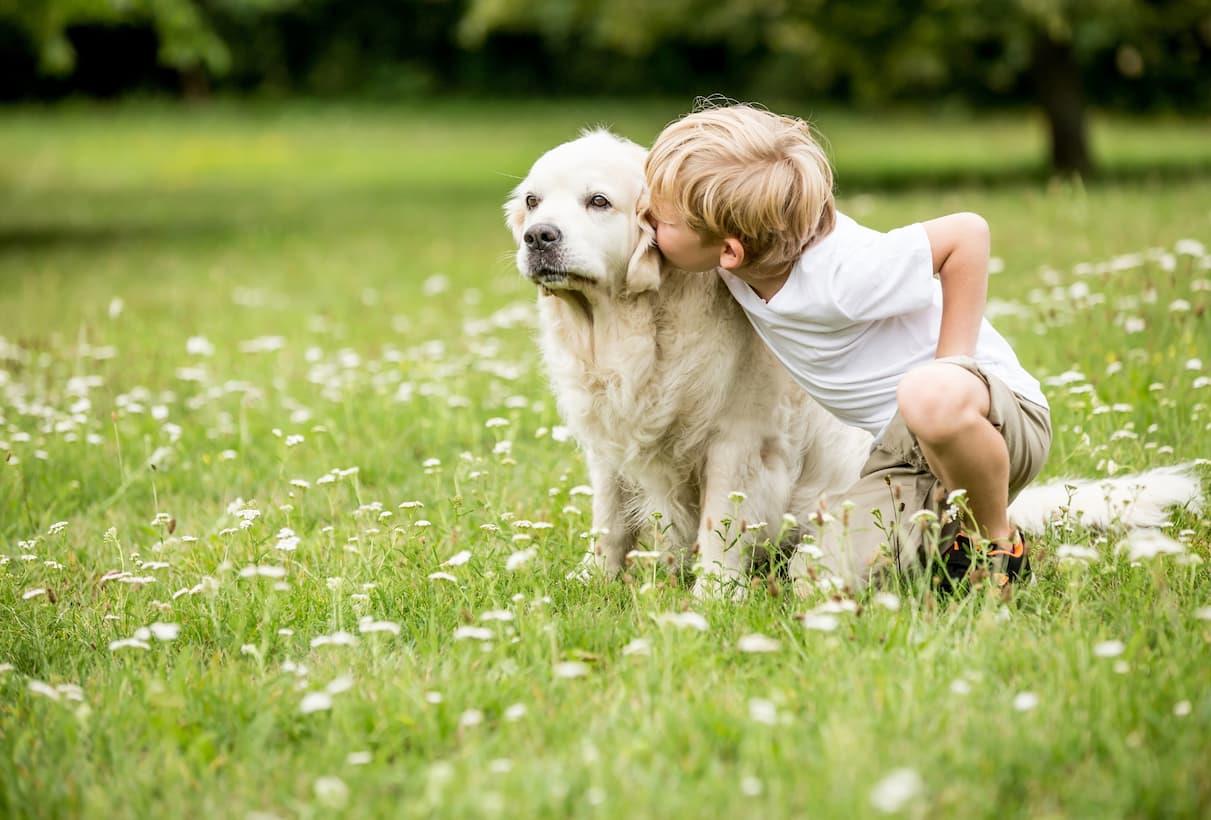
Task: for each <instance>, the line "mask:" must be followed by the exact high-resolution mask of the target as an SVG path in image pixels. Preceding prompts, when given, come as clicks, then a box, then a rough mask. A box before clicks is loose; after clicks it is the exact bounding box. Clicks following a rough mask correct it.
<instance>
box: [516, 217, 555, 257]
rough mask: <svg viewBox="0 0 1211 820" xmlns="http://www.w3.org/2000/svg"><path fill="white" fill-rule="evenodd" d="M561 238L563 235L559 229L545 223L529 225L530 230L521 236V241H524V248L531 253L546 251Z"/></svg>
mask: <svg viewBox="0 0 1211 820" xmlns="http://www.w3.org/2000/svg"><path fill="white" fill-rule="evenodd" d="M562 238H563V234H562V233H560V232H559V228H556V227H555V226H554V225H549V224H547V223H545V222H540V223H538V224H537V225H531V226H530V229H529V230H527V231H526V232H525V235H524V236H523V239H525V241H526V247H527V248H529V249H530V250H532V251H541V250H546V249H547V248H548V247H549V246H551V245H554V244H555V243H556V242H558V241H559V240H560V239H562Z"/></svg>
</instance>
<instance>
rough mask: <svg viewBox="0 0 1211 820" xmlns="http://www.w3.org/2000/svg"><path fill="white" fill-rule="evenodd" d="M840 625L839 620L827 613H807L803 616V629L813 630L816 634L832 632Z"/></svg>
mask: <svg viewBox="0 0 1211 820" xmlns="http://www.w3.org/2000/svg"><path fill="white" fill-rule="evenodd" d="M840 625H841V620H840V619H839V618H838V617H837V616H836V615H831V614H829V613H823V612H820V613H817V612H809V613H807V614H806V615H804V616H803V628H804V629H814V630H816V631H817V632H832V631H833V630H834V629H836V628H837V627H838V626H840Z"/></svg>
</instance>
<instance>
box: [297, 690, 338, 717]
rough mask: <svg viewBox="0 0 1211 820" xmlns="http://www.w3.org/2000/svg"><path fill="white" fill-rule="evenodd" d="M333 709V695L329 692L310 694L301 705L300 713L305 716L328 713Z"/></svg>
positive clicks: (305, 696)
mask: <svg viewBox="0 0 1211 820" xmlns="http://www.w3.org/2000/svg"><path fill="white" fill-rule="evenodd" d="M331 708H332V695H330V694H328V693H327V692H308V693H307V694H306V695H304V696H303V700H302V702H301V703H299V711H300V712H302V713H303V714H304V715H309V714H311V713H312V712H326V711H328V710H329V709H331Z"/></svg>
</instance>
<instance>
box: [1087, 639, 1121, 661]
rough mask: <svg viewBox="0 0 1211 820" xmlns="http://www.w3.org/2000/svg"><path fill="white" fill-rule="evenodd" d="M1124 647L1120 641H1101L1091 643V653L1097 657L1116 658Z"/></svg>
mask: <svg viewBox="0 0 1211 820" xmlns="http://www.w3.org/2000/svg"><path fill="white" fill-rule="evenodd" d="M1124 649H1126V647H1125V646H1124V645H1123V642H1122V641H1101V642H1099V643H1095V644H1094V645H1093V654H1094V655H1096V656H1097V657H1099V658H1117V657H1118V656H1119V655H1121V654H1123V650H1124Z"/></svg>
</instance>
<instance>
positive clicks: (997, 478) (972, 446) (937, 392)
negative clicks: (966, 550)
mask: <svg viewBox="0 0 1211 820" xmlns="http://www.w3.org/2000/svg"><path fill="white" fill-rule="evenodd" d="M896 398H897V400H898V402H899V406H900V414H901V415H902V416H903V417H904V422H905V424H906V425H907V426H908V429H909V430H911V431H912V432H913V434H914V435H915V436H916V437H917V441H918V443H919V444H920V445H921V452H922V453H923V454H924V455H925V459H926V461H928V462H929V467H930V471H931V472H932V473H933V474H934V475H936V476H937V477H938V478H939V479H941V481H942V483H943V484H944V485H945V486H946V488H947V489H948V490H957V489H964V490H966V491H967V503H968V506H969V507H970V510H971V514H972V517H973V518H974V519H975V523H976V524H977V526H978V528H979V532H980V533H981V534H982V535H983V536H984V537H985V538H987V539H989V540H990V541H994V542H1008V541H1009V540H1010V538H1011V537H1012V535H1013V527H1012V526H1011V525H1010V523H1009V513H1008V507H1009V448H1008V447H1007V446H1006V444H1005V439H1004V438H1003V437H1002V436H1001V434H1000V432H998V431H997V429H996V428H995V427H993V426H992V423H991V422H990V421H989V420H988V410H989V405H990V397H989V394H988V385H986V384H985V383H984V381H983V380H982V379H981V378H980V377H979V376H977V375H975V374H974V373H972V372H970V371H968V370H966V369H964V368H962V367H959V366H957V365H953V364H947V363H946V362H934V363H932V364H927V365H923V366H921V367H918V368H914V369H913V370H911V371H909V372H908V373H907V374H906V375H905V376H904V378H903V379H902V380H901V381H900V386H899V388H898V389H897V394H896Z"/></svg>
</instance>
